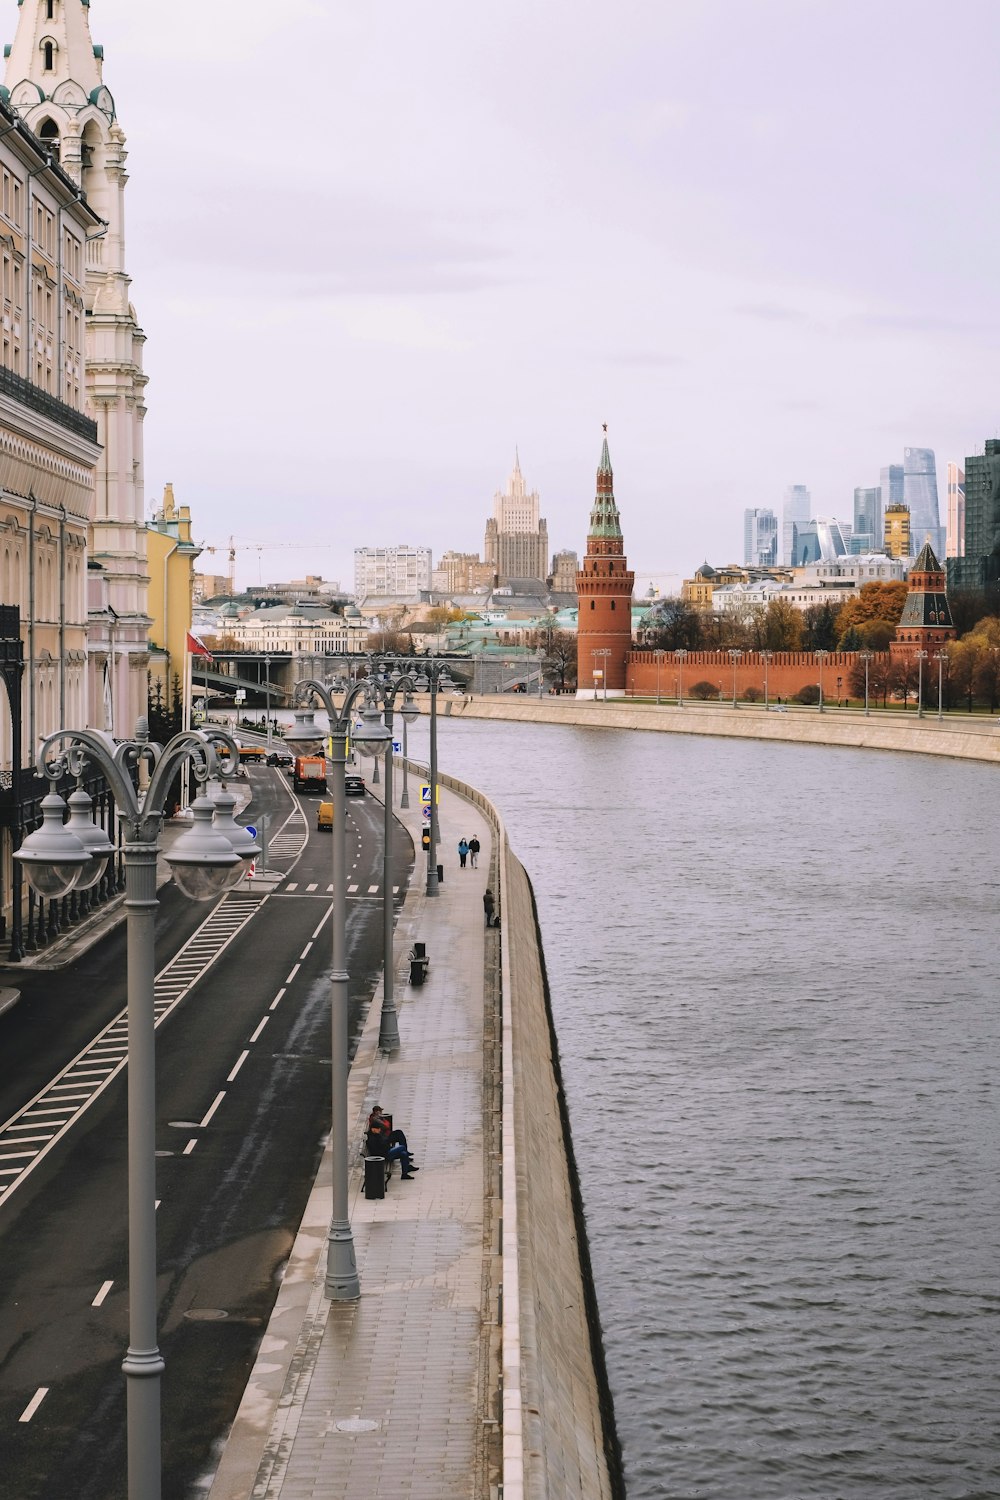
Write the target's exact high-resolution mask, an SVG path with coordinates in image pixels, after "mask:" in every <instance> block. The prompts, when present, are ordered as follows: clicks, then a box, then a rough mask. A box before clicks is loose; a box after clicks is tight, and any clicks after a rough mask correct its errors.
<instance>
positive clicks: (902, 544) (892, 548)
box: [882, 500, 910, 557]
mask: <svg viewBox="0 0 1000 1500" xmlns="http://www.w3.org/2000/svg"><path fill="white" fill-rule="evenodd" d="M882 525H883V529H884V533H885V534H884V537H883V543H882V544H883V547H884V548H885V551H886V552H887V553H888V555H889V556H890V557H909V555H910V510H909V506H906V505H904V504H903V502H902V501H901V500H900V501H897V502H896V504H894V505H887V506H886V508H885V510H884V511H883V512H882Z"/></svg>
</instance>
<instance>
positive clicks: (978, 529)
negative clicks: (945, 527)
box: [948, 438, 1000, 590]
mask: <svg viewBox="0 0 1000 1500" xmlns="http://www.w3.org/2000/svg"><path fill="white" fill-rule="evenodd" d="M998 585H1000V438H987V440H986V451H985V453H976V454H973V455H971V456H970V457H968V458H966V460H965V556H964V557H950V558H949V559H948V587H949V588H960V589H961V588H965V589H983V588H985V589H990V590H995V589H997V588H998Z"/></svg>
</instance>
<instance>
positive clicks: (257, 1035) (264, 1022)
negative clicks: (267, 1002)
mask: <svg viewBox="0 0 1000 1500" xmlns="http://www.w3.org/2000/svg"><path fill="white" fill-rule="evenodd" d="M269 1019H270V1017H269V1016H265V1017H264V1019H263V1021H261V1023H260V1025H259V1026H258V1027H257V1030H256V1031H255V1032H254V1034H253V1036H252V1037H251V1038H250V1040H251V1042H255V1041H256V1040H257V1038H258V1037H259V1036H260V1034H261V1032H262V1031H263V1030H264V1027H265V1026H266V1025H267V1023H268V1021H269Z"/></svg>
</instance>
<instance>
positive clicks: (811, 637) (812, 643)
mask: <svg viewBox="0 0 1000 1500" xmlns="http://www.w3.org/2000/svg"><path fill="white" fill-rule="evenodd" d="M845 607H846V606H841V605H839V604H835V603H834V602H833V601H832V600H831V601H830V603H829V604H811V605H810V606H809V608H808V609H807V610H805V611H804V612H803V615H802V622H803V636H802V650H803V651H835V650H836V649H837V636H838V635H839V633H840V616H841V614H842V613H843V609H844V608H845Z"/></svg>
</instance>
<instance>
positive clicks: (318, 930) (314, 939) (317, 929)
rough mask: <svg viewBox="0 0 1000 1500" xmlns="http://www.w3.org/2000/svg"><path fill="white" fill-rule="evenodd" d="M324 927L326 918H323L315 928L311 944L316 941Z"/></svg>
mask: <svg viewBox="0 0 1000 1500" xmlns="http://www.w3.org/2000/svg"><path fill="white" fill-rule="evenodd" d="M325 926H326V917H325V916H324V918H323V920H322V922H320V924H319V926H318V927H317V928H316V931H315V932H314V933H313V935H312V940H313V942H315V941H316V939H317V938H318V937H319V935H320V933H321V932H322V931H323V928H324V927H325Z"/></svg>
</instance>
